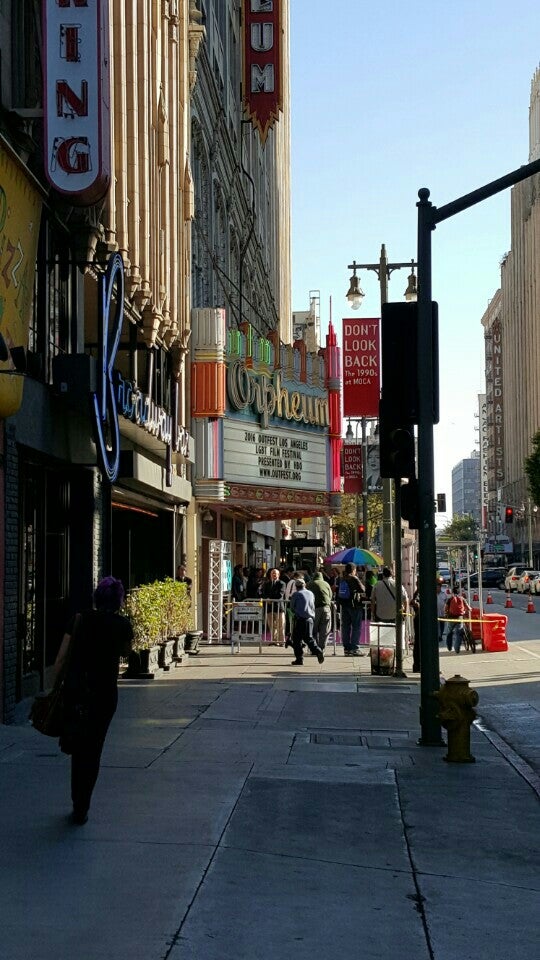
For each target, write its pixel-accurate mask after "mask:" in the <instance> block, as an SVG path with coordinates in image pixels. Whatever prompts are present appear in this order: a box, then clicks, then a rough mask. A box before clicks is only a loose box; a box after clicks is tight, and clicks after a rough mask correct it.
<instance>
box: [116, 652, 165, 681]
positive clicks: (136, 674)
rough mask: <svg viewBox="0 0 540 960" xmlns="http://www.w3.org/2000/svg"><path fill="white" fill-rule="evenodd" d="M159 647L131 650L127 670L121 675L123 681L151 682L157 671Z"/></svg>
mask: <svg viewBox="0 0 540 960" xmlns="http://www.w3.org/2000/svg"><path fill="white" fill-rule="evenodd" d="M159 652H160V651H159V646H157V645H156V646H154V647H148V648H146V649H143V650H132V651H131V653H130V655H129V661H128V668H127V670H125V671H124V673H123V674H122V675H121V678H120V679H123V680H153V679H154V676H155V674H156V672H157V671H158V670H159Z"/></svg>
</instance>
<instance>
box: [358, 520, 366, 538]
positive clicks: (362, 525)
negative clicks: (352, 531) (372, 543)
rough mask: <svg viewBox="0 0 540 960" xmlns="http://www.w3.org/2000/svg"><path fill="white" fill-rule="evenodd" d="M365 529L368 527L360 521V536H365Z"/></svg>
mask: <svg viewBox="0 0 540 960" xmlns="http://www.w3.org/2000/svg"><path fill="white" fill-rule="evenodd" d="M365 529H366V528H365V526H364V524H363V523H359V524H358V536H359V537H363V536H364V533H365Z"/></svg>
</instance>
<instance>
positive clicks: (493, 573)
mask: <svg viewBox="0 0 540 960" xmlns="http://www.w3.org/2000/svg"><path fill="white" fill-rule="evenodd" d="M469 582H470V584H471V587H475V588H476V589H478V574H477V573H471V577H470V581H469ZM460 584H461V587H465V588H466V587H467V577H466V576H465V577H462V578H461V580H460ZM482 586H483V587H489V588H491V589H492V590H493V589H495V588H496V587H500V588H501V590H502V589H503V587H504V570H501V568H500V567H486V568H485V570H482Z"/></svg>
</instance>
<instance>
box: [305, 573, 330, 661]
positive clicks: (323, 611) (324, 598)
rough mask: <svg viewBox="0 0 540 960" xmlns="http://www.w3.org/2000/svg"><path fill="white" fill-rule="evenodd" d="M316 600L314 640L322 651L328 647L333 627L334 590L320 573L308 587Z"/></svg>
mask: <svg viewBox="0 0 540 960" xmlns="http://www.w3.org/2000/svg"><path fill="white" fill-rule="evenodd" d="M308 590H310V591H311V593H312V594H313V596H314V598H315V620H314V623H313V638H314V640H315V643H316V644H317V646H318V647H320V648H321V650H324V648H325V647H326V641H327V640H328V637H329V635H330V629H331V626H332V588H331V586H330V584H329V583H328V582H327V581H326V580H325V579H324V575H323V574H322V572H320V571H318V572H317V573H316V574H315V575H314V577H313V580H311V582H310V583H309V585H308Z"/></svg>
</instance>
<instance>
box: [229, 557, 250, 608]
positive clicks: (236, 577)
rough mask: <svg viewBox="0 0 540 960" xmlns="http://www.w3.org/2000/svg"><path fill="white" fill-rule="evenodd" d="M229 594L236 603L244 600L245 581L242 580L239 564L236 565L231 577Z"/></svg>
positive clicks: (241, 569)
mask: <svg viewBox="0 0 540 960" xmlns="http://www.w3.org/2000/svg"><path fill="white" fill-rule="evenodd" d="M231 594H232V598H233V600H234V601H235V602H236V603H241V601H242V600H245V598H246V581H245V580H244V571H243V567H242V564H241V563H237V564H236V566H235V568H234V570H233V575H232V582H231Z"/></svg>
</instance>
